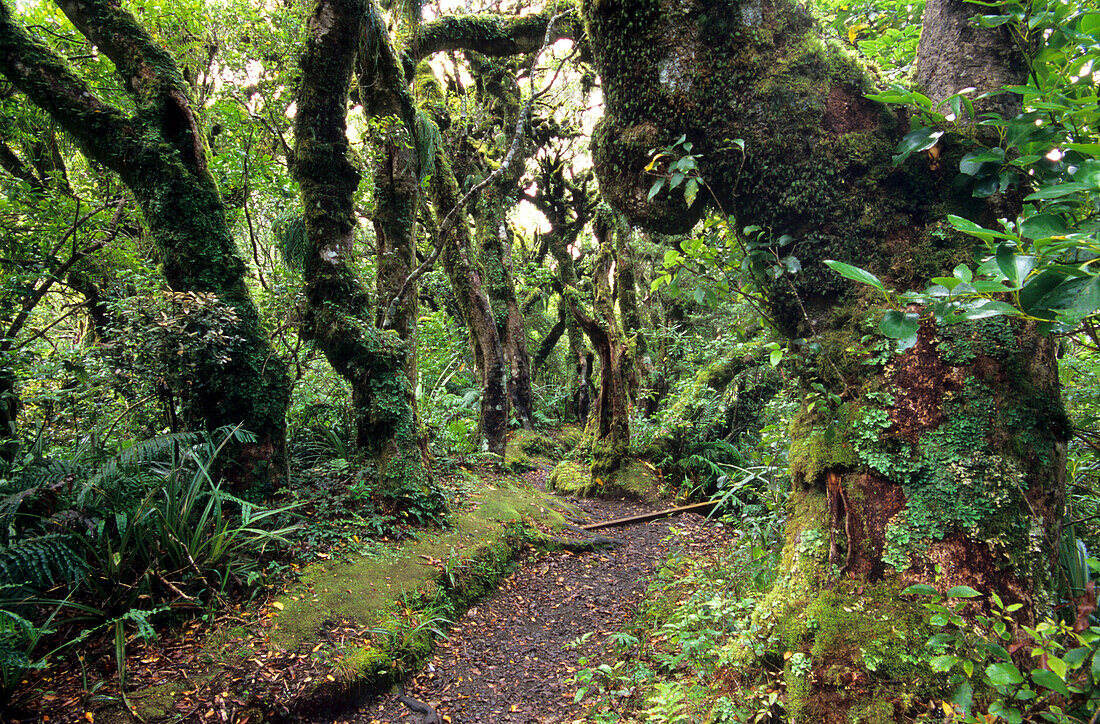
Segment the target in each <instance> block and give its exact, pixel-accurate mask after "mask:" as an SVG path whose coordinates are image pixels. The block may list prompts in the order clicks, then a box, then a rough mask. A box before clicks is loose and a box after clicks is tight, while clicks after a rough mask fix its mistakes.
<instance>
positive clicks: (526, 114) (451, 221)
mask: <svg viewBox="0 0 1100 724" xmlns="http://www.w3.org/2000/svg"><path fill="white" fill-rule="evenodd" d="M571 14H574V10H573V9H572V8H571V9H569V10H567V11H565V12H563V13H559V14H557V15H554V16H553V17H551V18H550V20H549V21H548V22H547V23H546V30H545V32H544V33H543V39H542V46H541V47H540V48H539V50H538V52H537V53H535V54H534V57H533V58H532V59H531V67H530V68H529V69H528V76H529V77H531V78H532V81H531V82H532V85H533V84H534V80H533V76H534V65H535V63H536V62H537V60H538V56H539V55H540V54H541V53H542V51H543V50H545V49H546V48H547V47H548V46H549V45H550V41H551V38H552V37H553V29H554V26H555V24H556V23H557V22H558V21H559V20H560V19H562V18H563V17H566V16H568V15H571ZM560 71H561V66H560V65H559V66H558V70H557V72H555V73H554V76H553V77H552V78H551V79H550V82H549V83H547V84H546V87H545V88H543V89H542V90H541V91H539V92H537V93H535V92H532V93H531V96H530V97H529V98H528V99H527V103H525V104H524V106H523V110H522V111H521V112H520V114H519V118H517V119H516V126H515V130H514V131H513V133H512V143H511V145H509V147H508V153H506V154H505V156H504V160H503V161H501V163H500V166H498V167H497V168H496V170H494V171H493V172H492V173H491V174H489V175H488V176H486V177H485V178H484V179H482V180H481V182H479V183H477V184H475V185H474V187H473V188H471V189H470V190H469V191H467V192H466V194H465V195H463V196H462V198H460V199H459V200H458V202H457V203H456V204H455V205H454V206H453V207H452V208H451V209H450V211H448V212H447V215H446V216H444V217H443V221H441V222H440V224H439V235H438V237H437V239H436V243H435V248H434V249H432V253H431V254H430V255H429V256H428V258H427V259H425V260H424V262H423V263H422V264H421V265H420V266H418V267H417V268H416V269H414V270H413V271H412V273H411V274H409V276H408V278H407V279H406V280H405V283H404V284H402V285H401V289H400V290H399V291H398V293H397V295H396V296H395V297H394V298H393V299H392V300H390V303H389V305H387V307H386V313H385V315H384V316H383V317H382V329H389V328H390V327H391V326H392V325H393V319H394V314H396V312H397V309H398V307H400V306H401V303H402V302H403V301H404V299H405V297H406V296H407V295H408V293H409V291H410V290H411V289H412V288H413V287H414V285H415V284H416V283H417V282H418V281H419V280H420V277H422V276H424V275H425V274H426V273H428V271H430V270H431V268H432V267H433V266H434V265H435V262H436V261H437V260H438V259H439V255H440V254H442V253H443V247H444V246H446V243H447V239H448V237H449V236H450V232H451V229H452V228H453V227H454V225H455V223H456V221H457V220H458V218H459V213H460V212H461V211H463V210H464V209H465V208H466V205H467V204H469V203H470V200H471V199H473V198H474V197H475V196H477V195H478V194H480V193H481V192H482V191H483V190H484V189H485V187H487V186H488V185H489V184H492V183H495V182H496V180H497V179H498V178H500V177H501V176H503V175H504V174H505V173H507V171H508V168H509V167H510V166H511V165H512V162H513V160H514V159H515V157H516V155H517V154H518V152H519V148H520V146H521V145H522V143H523V138H524V135H525V134H524V128H525V127H526V125H527V120H528V119H529V118H530V117H531V108H532V107H533V106H534V104H535V101H536V100H537V99H538V98H539V97H541V96H543V95H545V94H546V93H547V92H548V91H549V90H550V89H551V88H552V87H553V85H554V81H555V80H557V77H558V73H559V72H560ZM532 90H533V89H532Z"/></svg>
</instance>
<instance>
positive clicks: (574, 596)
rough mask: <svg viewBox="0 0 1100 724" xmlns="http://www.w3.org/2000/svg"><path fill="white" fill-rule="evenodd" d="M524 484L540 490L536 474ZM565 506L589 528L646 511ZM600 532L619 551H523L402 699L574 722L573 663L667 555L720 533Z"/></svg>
mask: <svg viewBox="0 0 1100 724" xmlns="http://www.w3.org/2000/svg"><path fill="white" fill-rule="evenodd" d="M532 477H533V478H536V480H535V481H536V482H541V478H542V477H545V474H544V473H535V474H532ZM574 502H576V503H577V504H578V505H579V506H580V507H581V508H582V509H583V510H585V512H587V513H588V514H589V515H590V516H591V518H592V520H593V521H600V520H610V519H612V518H620V517H624V516H628V515H634V514H637V513H642V512H646V511H648V510H652V509H654V508H653V507H652V506H650V505H648V504H645V503H640V502H637V501H631V500H583V501H574ZM674 528H675V529H676V530H677V531H679V532H680V533H679V536H678V537H673V536H672V534H671V531H672V529H674ZM601 532H602V533H604V534H606V535H608V536H609V537H613V538H616V539H618V540H621V541H622V544H621V545H618V546H615V547H612V548H609V549H606V550H602V551H597V552H592V553H579V554H574V553H570V552H567V551H560V552H553V553H532V554H531V555H530V557H528V558H527V559H526V560H524V561H521V567H520V568H519V570H517V571H516V572H515V573H513V574H512V575H511V576H509V577H508V578H507V579H505V581H504V582H503V583H502V585H501V587H500V588H499V590H498V591H497V592H496V593H495V594H493V595H492V596H490V597H489V598H488V599H486V600H484V601H482V602H481V603H479V604H478V605H477V606H476V607H474V608H471V609H470V610H469V611H468V612H467V613H466V615H465V616H463V617H462V618H461V619H460V620H459V621H457V622H456V624H455V626H454V628H453V629H452V630H451V633H450V636H449V638H448V640H446V641H443V642H441V643H440V645H439V648H438V649H437V650H436V652H435V655H434V657H433V658H432V659H431V661H430V665H429V666H428V667H427V668H426V669H425V670H424V671H422V672H421V673H420V674H419V675H418V676H416V677H415V678H414V679H411V680H409V681H408V682H406V686H405V688H406V693H407V694H408V695H410V696H412V697H415V698H417V699H419V700H421V701H425V702H428V703H429V704H431V705H432V706H434V707H436V709H437V710H438V712H439V714H440V715H441V716H444V717H449V721H450V722H451V724H512V723H514V724H534V723H538V724H557V723H559V722H560V723H567V722H574V721H578V720H582V718H583V716H584V709H583V707H582V705H580V704H574V703H573V695H574V692H575V687H574V685H573V684H572V683H571V682H569V681H568V679H569V678H570V677H571V676H572V674H573V672H574V671H576V669H577V668H578V663H577V660H578V658H579V657H581V656H585V655H589V656H591V655H594V654H598V653H599V652H600V651H602V649H603V643H604V641H605V639H606V635H607V634H609V633H612V632H614V631H619V630H622V629H623V628H624V627H626V626H627V625H628V624H629V623H630V621H631V619H632V618H633V616H634V612H635V610H636V608H637V606H638V605H639V603H640V602H641V600H642V597H643V595H644V593H645V590H646V586H647V584H648V582H649V580H650V579H651V578H652V576H653V575H654V573H655V572H656V570H657V568H658V567H659V566H660V564H661V563H662V562H663V561H664V560H665V558H666V557H667V555H668V553H669V551H670V550H672V549H673V548H674V547H677V546H683V545H690V546H691V547H692V548H693V549H699V548H703V549H710V548H713V547H717V546H720V545H722V544H723V543H725V542H726V541H728V533H727V532H726V531H725V530H723V529H722V528H719V527H717V526H715V525H713V524H712V523H711V522H710V521H708V520H707V519H706V518H704V517H701V516H697V515H690V514H688V515H682V516H678V517H673V518H665V519H661V520H655V521H650V522H647V523H640V524H635V525H631V526H628V527H623V528H611V529H608V530H605V531H601ZM589 631H591V632H594V635H593V636H591V637H590V638H589V639H588V641H587V642H585V643H584V644H582V645H580V646H578V647H576V648H568V647H567V646H566V644H568V643H569V642H571V641H573V640H575V639H577V638H578V637H579V636H581V635H582V634H584V633H586V632H589ZM590 665H591V664H590ZM336 721H337V722H347V723H348V724H399V723H408V724H414V723H415V722H420V721H421V716H420V715H417V714H414V713H412V712H410V710H409V709H408V708H407V707H405V706H404V705H403V704H401V703H400V702H399V701H398V700H397V697H396V695H395V694H389V695H385V696H383V697H381V698H379V699H376V700H373V701H369V702H366V703H364V705H363V706H361V707H360V708H359V710H358V711H357V712H351V713H348V714H345V715H343V716H341V717H339V718H337V719H336ZM443 721H448V719H447V718H444V719H443Z"/></svg>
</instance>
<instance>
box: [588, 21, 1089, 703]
mask: <svg viewBox="0 0 1100 724" xmlns="http://www.w3.org/2000/svg"><path fill="white" fill-rule="evenodd" d="M583 12H584V14H585V15H586V21H587V27H588V29H589V31H590V40H591V41H592V46H593V49H594V52H595V55H596V64H597V67H598V70H599V72H600V75H601V78H602V79H603V82H604V98H605V104H606V105H605V112H606V116H605V118H604V119H603V120H602V121H601V123H600V125H599V126H598V128H597V130H596V132H595V134H594V148H593V151H594V153H593V155H594V161H595V164H596V170H597V173H598V174H599V175H600V181H601V191H602V192H603V194H604V196H605V198H607V199H608V200H609V201H610V202H611V203H612V204H613V205H615V206H616V207H617V208H619V209H620V210H622V211H623V212H625V213H626V214H627V215H628V216H629V218H630V219H631V220H632V221H633V222H634V223H637V224H641V225H645V226H647V227H649V228H653V229H657V230H663V231H668V232H682V231H684V230H686V229H688V228H690V226H691V225H692V224H693V223H694V221H696V220H697V219H698V218H699V217H700V216H701V215H702V213H703V212H704V210H705V208H704V206H705V200H704V198H703V197H704V194H699V198H698V199H696V200H695V202H694V204H693V205H691V206H690V207H689V206H688V205H687V204H686V203H685V199H684V196H683V194H682V193H680V191H679V190H676V191H675V192H672V193H670V192H669V191H668V190H665V191H664V192H663V193H660V194H658V195H657V196H656V198H654V199H653V200H652V201H650V200H649V199H648V191H649V188H650V186H651V185H652V183H653V177H652V175H648V174H646V173H645V167H646V166H647V164H649V162H650V156H651V153H650V150H651V149H654V148H661V147H663V146H669V145H672V144H674V143H675V142H676V139H678V138H679V137H680V136H681V135H686V137H687V139H688V140H689V141H691V142H692V143H693V148H692V150H691V153H692V154H693V155H695V156H696V157H697V159H698V163H699V165H698V171H699V173H700V175H701V176H702V180H704V181H705V182H706V183H707V185H708V186H709V188H710V189H711V190H712V191H713V193H714V194H715V196H716V197H717V198H718V199H719V201H720V203H721V205H722V206H723V207H724V210H725V211H726V212H731V213H733V214H734V215H735V216H736V224H738V226H744V225H748V224H754V225H757V226H759V227H760V228H761V229H763V230H765V231H764V233H766V234H769V235H770V239H772V240H775V241H776V242H778V241H779V240H780V238H781V237H783V236H786V237H789V240H790V241H789V243H786V244H783V245H779V244H776V245H775V246H774V247H772V248H773V249H774V250H775V251H776V252H777V253H778V254H779V255H784V254H793V255H794V256H796V257H797V258H798V259H799V261H800V262H801V267H802V270H803V271H802V273H800V274H798V275H796V276H792V275H789V274H786V273H780V274H779V275H778V277H777V279H776V280H775V282H774V283H771V284H769V285H768V286H767V287H766V289H767V294H768V302H769V306H770V312H771V314H772V316H773V318H774V319H775V320H776V322H777V324H778V325H779V327H780V329H781V330H782V331H783V332H785V333H787V334H789V335H791V336H792V337H802V336H804V337H810V338H813V339H815V340H816V341H817V342H819V343H820V344H821V353H820V354H819V355H818V356H817V357H815V358H810V359H807V360H806V364H807V368H809V369H812V370H813V373H812V375H811V376H810V377H809V378H808V379H807V384H809V383H811V382H815V381H817V382H820V383H822V384H824V385H825V389H826V390H827V391H828V393H829V394H827V395H825V396H824V397H823V398H822V399H819V400H816V401H815V404H812V405H811V404H807V405H806V406H805V407H804V408H803V410H802V412H801V413H800V414H799V415H798V417H797V418H796V419H795V421H794V423H793V426H792V438H793V442H792V448H791V454H790V460H791V474H792V478H793V480H794V488H793V490H792V493H791V501H790V504H789V511H790V517H789V519H788V523H787V528H786V537H787V540H786V546H785V549H784V552H783V558H782V560H783V570H782V574H781V576H780V578H779V580H778V581H777V582H776V584H775V586H774V587H773V589H772V591H771V592H770V594H769V595H768V597H767V599H766V600H765V601H763V602H762V603H761V605H760V606H759V607H758V611H757V614H756V623H757V624H759V625H760V626H761V631H763V632H764V635H765V636H766V635H768V633H771V634H774V635H776V636H777V637H778V640H780V641H782V644H781V645H782V646H783V649H782V651H792V652H797V653H800V654H802V655H803V656H800V657H798V659H797V661H798V663H799V664H800V665H799V666H798V667H795V666H792V665H791V664H790V663H788V666H787V672H786V676H787V681H788V702H787V709H788V711H789V712H790V713H791V715H792V718H793V719H794V721H797V722H814V723H819V722H821V723H826V724H829V723H832V722H848V721H851V720H853V719H856V718H859V717H863V718H866V717H869V716H872V714H873V716H874V717H876V720H879V721H886V720H895V719H897V720H901V719H903V718H904V717H905V716H906V707H907V703H906V702H912V701H913V700H914V697H916V698H920V697H927V698H932V697H934V696H943V694H944V692H942V691H939V690H938V689H937V683H936V679H935V678H934V677H932V676H930V675H929V672H928V671H927V669H926V668H924V667H922V666H920V665H919V664H918V663H912V661H913V660H912V658H911V657H909V658H907V657H906V656H904V655H903V654H904V653H907V652H908V651H909V650H910V649H911V648H912V647H913V646H914V645H920V644H921V643H922V641H923V639H922V638H921V631H922V630H923V627H924V623H923V621H924V617H923V611H922V610H921V609H920V608H919V606H917V605H916V604H915V603H913V602H909V601H903V600H902V599H901V598H900V596H899V594H900V591H901V590H902V589H903V588H904V587H906V586H907V585H909V584H911V583H918V582H919V583H927V584H931V585H934V586H937V587H941V588H942V587H950V586H953V585H957V584H965V585H969V586H972V587H974V588H976V589H978V590H980V591H983V592H987V593H997V594H998V595H1000V597H1001V598H1002V599H1003V600H1004V601H1005V603H1006V604H1009V603H1016V602H1019V603H1023V604H1024V607H1023V609H1022V610H1021V611H1020V613H1019V616H1020V620H1021V621H1028V620H1031V619H1033V617H1034V616H1035V615H1036V614H1039V613H1042V612H1043V609H1044V607H1045V606H1046V605H1047V602H1048V601H1049V600H1050V592H1051V588H1052V584H1053V579H1054V576H1053V566H1054V563H1055V556H1056V551H1057V549H1058V545H1057V539H1058V535H1059V527H1060V521H1061V515H1062V507H1063V506H1062V503H1063V498H1064V461H1065V441H1066V438H1067V435H1068V424H1067V420H1066V416H1065V413H1064V411H1063V408H1062V404H1061V400H1060V397H1059V388H1058V380H1057V368H1056V358H1055V354H1054V345H1053V343H1052V342H1051V340H1050V339H1048V338H1044V337H1042V336H1040V335H1038V334H1037V333H1036V331H1035V330H1034V329H1033V328H1031V327H1029V326H1028V325H1026V324H1022V323H1016V322H1012V321H1007V320H1004V319H994V320H986V321H981V322H972V323H966V324H960V325H954V326H944V327H937V326H936V325H935V324H934V322H933V321H932V320H930V319H924V320H922V322H921V326H920V333H919V336H918V341H917V343H916V345H915V346H914V347H912V348H911V349H909V350H907V351H905V352H904V353H900V354H894V353H893V352H892V350H893V348H894V343H893V341H892V340H889V339H885V338H884V337H882V336H881V334H879V332H878V326H877V323H878V321H879V319H881V318H882V315H883V313H884V311H885V310H884V309H883V308H882V307H881V306H879V304H878V298H876V297H875V296H874V295H872V294H869V293H867V290H866V289H865V288H852V287H851V286H849V284H848V283H847V282H846V281H845V280H844V279H842V278H841V277H839V276H837V275H835V274H833V273H832V272H831V271H830V270H828V269H827V268H826V267H825V266H824V264H823V263H822V262H823V260H824V259H830V258H831V259H838V260H841V261H846V262H849V263H852V264H856V265H858V266H861V267H864V268H869V269H870V270H871V271H873V272H875V273H876V274H878V275H879V276H880V277H881V278H883V279H884V280H885V281H886V284H887V285H888V286H892V287H894V288H897V289H912V288H920V287H923V285H924V284H925V282H926V281H927V280H928V279H929V278H931V277H932V276H935V275H937V274H940V273H942V271H943V270H944V269H951V268H952V267H954V266H955V265H956V264H958V263H966V262H968V261H970V260H971V259H972V256H971V249H972V246H971V243H970V241H969V239H967V238H964V237H963V236H962V235H961V234H957V233H955V232H953V231H952V230H950V229H945V228H944V224H943V223H942V221H941V219H942V218H943V214H944V213H946V212H950V213H955V214H958V215H960V216H964V217H967V218H971V219H974V220H977V221H982V222H985V223H986V225H990V224H993V223H995V221H994V220H995V218H996V217H995V216H994V211H993V209H992V208H991V207H990V205H988V204H987V203H985V202H984V201H982V200H977V199H973V198H971V196H970V193H969V190H966V191H964V192H960V191H959V190H958V189H956V188H954V187H953V186H952V180H953V178H954V176H955V171H954V169H955V168H957V164H958V161H959V159H960V157H961V155H962V153H963V152H964V150H965V148H964V146H963V142H964V140H965V139H961V138H951V137H945V139H944V140H942V141H941V149H942V151H941V152H940V153H937V154H930V155H927V156H920V157H916V158H912V159H910V161H909V162H908V163H906V164H903V165H901V166H899V167H895V165H894V164H893V163H892V160H891V156H892V154H893V152H894V149H895V147H896V146H897V142H898V140H899V139H900V138H901V136H902V135H904V134H905V133H906V132H907V131H908V124H907V123H905V122H904V119H901V118H899V117H898V114H897V113H896V112H894V111H893V110H890V109H887V108H884V107H881V106H879V105H877V104H875V103H873V102H871V101H869V100H867V99H865V98H864V94H865V93H868V92H870V91H871V90H872V85H873V84H872V76H871V75H870V74H868V73H867V72H866V71H865V70H864V69H863V68H862V67H861V66H860V65H859V63H858V62H857V61H855V60H854V59H852V58H850V57H848V56H847V55H846V54H845V52H844V51H843V49H841V48H840V47H839V45H837V44H835V43H832V42H830V41H826V40H825V39H824V38H823V34H822V32H821V31H820V29H819V27H818V26H817V24H816V23H815V21H814V19H813V18H812V16H811V15H810V14H809V12H808V11H806V10H805V9H803V8H802V7H801V6H799V5H797V4H795V3H793V2H789V1H788V0H687V2H680V3H670V2H667V1H665V0H629V1H627V2H614V3H612V2H599V1H596V0H587V1H586V2H584V3H583ZM944 42H946V41H941V45H942V44H944ZM963 52H966V51H965V50H964V51H963ZM998 79H999V81H1004V80H1007V79H1008V78H1007V76H1006V75H1005V74H1002V75H1000V76H998ZM726 139H739V140H740V141H742V142H743V144H744V146H743V149H742V146H741V144H740V143H737V144H734V143H730V142H729V141H727V140H726ZM783 241H784V242H786V241H787V239H784V240H783ZM763 283H765V284H767V282H766V281H764V282H763ZM869 642H874V643H873V647H874V650H871V649H867V648H865V647H866V646H867V645H868V643H869ZM745 655H746V656H751V652H749V651H746V652H745ZM793 658H794V657H788V659H789V660H793ZM881 661H888V662H889V666H888V667H883V666H880V665H879V663H878V662H881ZM804 662H808V663H809V666H808V667H806V666H803V665H802V664H803V663H804Z"/></svg>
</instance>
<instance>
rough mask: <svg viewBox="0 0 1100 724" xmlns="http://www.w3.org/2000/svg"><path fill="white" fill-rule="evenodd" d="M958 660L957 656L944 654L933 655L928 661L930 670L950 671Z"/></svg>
mask: <svg viewBox="0 0 1100 724" xmlns="http://www.w3.org/2000/svg"><path fill="white" fill-rule="evenodd" d="M958 661H959V657H958V656H951V655H950V654H945V655H943V656H936V657H934V658H933V659H932V661H931V662H930V663H931V665H932V671H950V670H951V667H952V666H954V665H955V664H957V663H958Z"/></svg>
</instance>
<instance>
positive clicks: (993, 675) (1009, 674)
mask: <svg viewBox="0 0 1100 724" xmlns="http://www.w3.org/2000/svg"><path fill="white" fill-rule="evenodd" d="M985 675H986V676H988V677H989V680H990V681H992V682H993V683H994V684H995V685H997V686H1011V685H1012V684H1022V683H1024V677H1023V675H1022V674H1021V673H1020V670H1019V669H1017V668H1016V665H1015V664H1013V663H1011V662H1008V661H1006V662H1004V663H1000V664H990V665H989V666H987V667H985Z"/></svg>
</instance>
